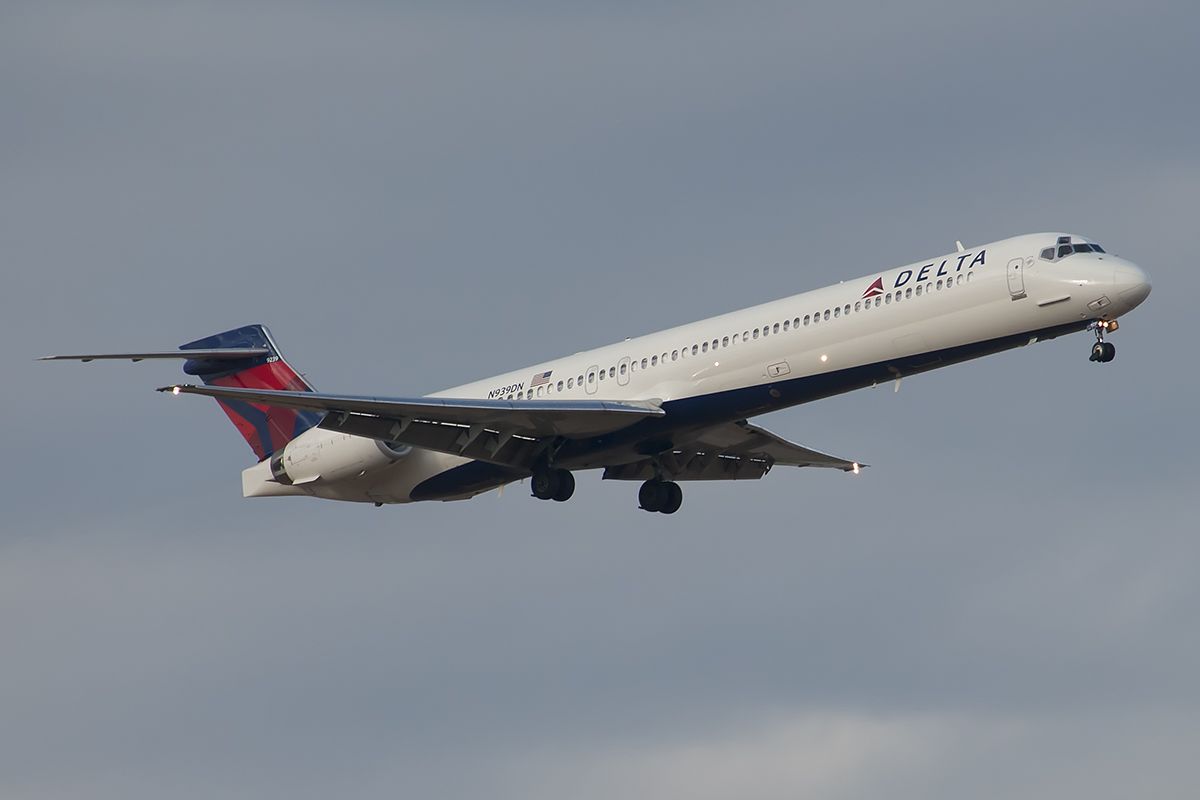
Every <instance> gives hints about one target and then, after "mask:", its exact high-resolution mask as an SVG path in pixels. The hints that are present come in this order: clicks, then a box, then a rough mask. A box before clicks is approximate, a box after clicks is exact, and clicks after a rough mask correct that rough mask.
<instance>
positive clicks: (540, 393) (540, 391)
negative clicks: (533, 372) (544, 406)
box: [537, 386, 542, 397]
mask: <svg viewBox="0 0 1200 800" xmlns="http://www.w3.org/2000/svg"><path fill="white" fill-rule="evenodd" d="M537 396H538V397H541V396H542V387H541V386H539V387H538V394H537Z"/></svg>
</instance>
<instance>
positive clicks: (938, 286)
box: [937, 278, 942, 292]
mask: <svg viewBox="0 0 1200 800" xmlns="http://www.w3.org/2000/svg"><path fill="white" fill-rule="evenodd" d="M937 288H938V291H939V292H940V291H941V290H942V279H941V278H938V282H937Z"/></svg>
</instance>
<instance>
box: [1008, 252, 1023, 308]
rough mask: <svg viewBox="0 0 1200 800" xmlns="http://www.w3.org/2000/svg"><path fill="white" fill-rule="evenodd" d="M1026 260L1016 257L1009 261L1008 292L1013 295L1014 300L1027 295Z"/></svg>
mask: <svg viewBox="0 0 1200 800" xmlns="http://www.w3.org/2000/svg"><path fill="white" fill-rule="evenodd" d="M1024 265H1025V260H1024V259H1021V258H1014V259H1013V260H1012V261H1009V262H1008V293H1009V294H1010V295H1012V299H1013V300H1020V299H1021V298H1022V297H1024V296H1025V275H1024Z"/></svg>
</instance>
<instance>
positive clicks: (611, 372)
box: [608, 367, 617, 378]
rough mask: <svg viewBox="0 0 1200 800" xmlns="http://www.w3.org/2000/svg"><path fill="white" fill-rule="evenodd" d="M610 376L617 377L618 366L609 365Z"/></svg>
mask: <svg viewBox="0 0 1200 800" xmlns="http://www.w3.org/2000/svg"><path fill="white" fill-rule="evenodd" d="M608 377H610V378H615V377H617V368H616V367H609V368H608Z"/></svg>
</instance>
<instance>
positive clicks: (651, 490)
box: [638, 481, 665, 513]
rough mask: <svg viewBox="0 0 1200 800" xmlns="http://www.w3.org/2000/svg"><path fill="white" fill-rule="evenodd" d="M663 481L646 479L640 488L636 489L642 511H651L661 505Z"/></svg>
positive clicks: (656, 509)
mask: <svg viewBox="0 0 1200 800" xmlns="http://www.w3.org/2000/svg"><path fill="white" fill-rule="evenodd" d="M662 487H663V482H662V481H646V482H645V483H643V484H642V488H640V489H638V505H639V506H641V507H642V509H643V510H644V511H649V512H651V513H653V512H655V511H658V510H659V508H661V507H662V501H663V500H664V499H665V498H664V497H663V494H664V492H663V488H662Z"/></svg>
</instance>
